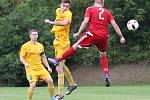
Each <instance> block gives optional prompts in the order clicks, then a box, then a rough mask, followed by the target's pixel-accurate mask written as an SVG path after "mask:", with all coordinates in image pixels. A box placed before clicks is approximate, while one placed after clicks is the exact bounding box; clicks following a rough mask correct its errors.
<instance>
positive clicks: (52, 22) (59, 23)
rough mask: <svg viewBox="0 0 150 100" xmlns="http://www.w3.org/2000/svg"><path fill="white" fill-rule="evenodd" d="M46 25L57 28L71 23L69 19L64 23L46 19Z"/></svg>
mask: <svg viewBox="0 0 150 100" xmlns="http://www.w3.org/2000/svg"><path fill="white" fill-rule="evenodd" d="M45 23H48V24H52V25H57V26H66V25H67V24H68V23H69V21H68V20H67V19H64V20H63V21H51V20H49V19H46V20H45Z"/></svg>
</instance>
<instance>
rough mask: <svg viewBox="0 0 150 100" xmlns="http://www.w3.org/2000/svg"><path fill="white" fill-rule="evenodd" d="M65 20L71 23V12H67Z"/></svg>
mask: <svg viewBox="0 0 150 100" xmlns="http://www.w3.org/2000/svg"><path fill="white" fill-rule="evenodd" d="M65 19H67V20H68V21H69V22H71V20H72V13H71V12H67V13H66V16H65Z"/></svg>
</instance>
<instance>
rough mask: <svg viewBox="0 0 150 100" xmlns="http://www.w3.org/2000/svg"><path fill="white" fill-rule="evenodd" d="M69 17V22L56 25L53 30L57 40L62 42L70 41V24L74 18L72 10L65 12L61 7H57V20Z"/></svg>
mask: <svg viewBox="0 0 150 100" xmlns="http://www.w3.org/2000/svg"><path fill="white" fill-rule="evenodd" d="M64 19H67V20H68V21H69V23H68V24H67V25H65V26H57V25H54V26H53V28H52V30H51V32H53V33H54V34H55V40H56V41H61V42H67V41H69V31H70V24H71V20H72V12H71V11H70V10H66V11H64V12H62V11H61V8H57V9H56V19H55V21H58V22H59V21H63V20H64Z"/></svg>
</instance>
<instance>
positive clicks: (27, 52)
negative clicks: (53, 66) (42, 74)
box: [20, 41, 44, 69]
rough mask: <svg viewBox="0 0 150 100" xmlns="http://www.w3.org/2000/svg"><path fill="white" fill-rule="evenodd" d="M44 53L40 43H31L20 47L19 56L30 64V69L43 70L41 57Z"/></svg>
mask: <svg viewBox="0 0 150 100" xmlns="http://www.w3.org/2000/svg"><path fill="white" fill-rule="evenodd" d="M43 53H44V47H43V45H42V44H41V43H39V42H37V43H35V44H33V43H32V42H31V41H28V42H26V43H25V44H23V45H22V47H21V51H20V56H22V57H24V59H25V60H26V61H27V62H28V63H29V64H30V68H31V69H36V68H43V65H42V57H41V55H42V54H43Z"/></svg>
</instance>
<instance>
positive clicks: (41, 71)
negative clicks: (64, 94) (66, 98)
mask: <svg viewBox="0 0 150 100" xmlns="http://www.w3.org/2000/svg"><path fill="white" fill-rule="evenodd" d="M26 77H27V79H28V81H29V83H30V82H36V81H38V80H40V81H45V80H46V79H47V78H51V75H50V74H49V72H48V71H47V70H46V69H45V68H44V67H43V68H37V69H31V68H27V69H26ZM51 79H52V78H51Z"/></svg>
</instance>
